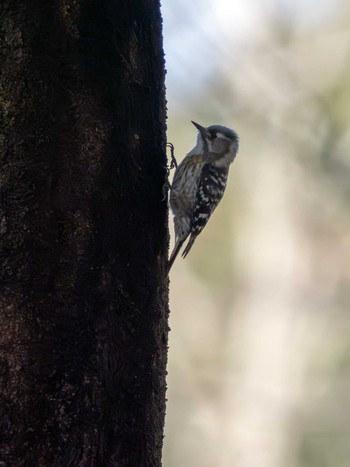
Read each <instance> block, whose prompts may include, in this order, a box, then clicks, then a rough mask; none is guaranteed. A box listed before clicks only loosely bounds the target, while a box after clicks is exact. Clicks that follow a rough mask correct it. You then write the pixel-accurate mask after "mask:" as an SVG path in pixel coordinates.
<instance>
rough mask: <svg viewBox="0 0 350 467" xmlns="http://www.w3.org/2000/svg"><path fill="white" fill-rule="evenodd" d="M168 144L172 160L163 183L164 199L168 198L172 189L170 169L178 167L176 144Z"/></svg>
mask: <svg viewBox="0 0 350 467" xmlns="http://www.w3.org/2000/svg"><path fill="white" fill-rule="evenodd" d="M166 146H167V147H168V148H170V156H171V161H170V165H169V166H167V170H166V176H165V183H164V185H163V198H162V201H165V200H166V198H167V194H168V190H170V189H171V184H170V182H169V174H170V171H171V170H173V169H174V168H175V169H177V161H176V158H175V154H174V145H173V143H167V144H166Z"/></svg>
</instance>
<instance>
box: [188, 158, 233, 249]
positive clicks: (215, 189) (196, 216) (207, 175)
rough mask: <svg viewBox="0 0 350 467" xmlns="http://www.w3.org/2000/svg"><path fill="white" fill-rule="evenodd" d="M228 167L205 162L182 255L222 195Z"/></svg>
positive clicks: (203, 225)
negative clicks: (189, 230) (189, 233)
mask: <svg viewBox="0 0 350 467" xmlns="http://www.w3.org/2000/svg"><path fill="white" fill-rule="evenodd" d="M227 174H228V169H226V168H223V167H215V166H213V165H212V164H206V165H205V166H204V167H203V169H202V174H201V177H200V182H199V184H198V188H197V193H196V203H195V208H194V211H193V216H192V222H191V236H190V239H189V242H188V244H187V246H186V248H185V249H184V252H183V254H182V256H183V257H184V258H185V256H186V255H187V254H188V253H189V251H190V249H191V248H192V245H193V243H194V241H195V240H196V238H197V236H198V235H199V234H200V233H201V231H202V230H203V229H204V227H205V226H206V224H207V222H208V220H209V219H210V216H211V214H212V213H213V211H214V209H215V208H216V206H217V205H218V204H219V202H220V201H221V198H222V197H223V195H224V192H225V188H226V182H227Z"/></svg>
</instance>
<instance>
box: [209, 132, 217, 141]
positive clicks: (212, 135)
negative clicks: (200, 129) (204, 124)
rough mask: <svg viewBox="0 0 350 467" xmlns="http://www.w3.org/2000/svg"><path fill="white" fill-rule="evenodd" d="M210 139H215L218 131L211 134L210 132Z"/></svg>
mask: <svg viewBox="0 0 350 467" xmlns="http://www.w3.org/2000/svg"><path fill="white" fill-rule="evenodd" d="M208 138H209V139H210V140H213V139H215V138H216V131H209V132H208Z"/></svg>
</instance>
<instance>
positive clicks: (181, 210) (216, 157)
mask: <svg viewBox="0 0 350 467" xmlns="http://www.w3.org/2000/svg"><path fill="white" fill-rule="evenodd" d="M191 123H193V125H194V126H195V127H196V128H197V130H198V135H197V143H196V145H195V147H194V148H193V149H192V150H191V151H190V152H189V153H188V154H187V155H186V156H185V158H184V159H183V161H182V162H181V163H180V164H179V165H178V167H177V168H176V171H175V174H174V178H173V182H172V184H171V188H170V208H171V210H172V213H173V216H174V230H175V246H174V249H173V251H172V253H171V255H170V259H169V262H168V272H169V271H170V269H171V267H172V265H173V263H174V261H175V259H176V257H177V255H178V253H179V251H180V249H181V247H182V245H183V244H184V242H185V241H186V239H187V238H188V237H189V240H188V243H187V245H186V247H185V249H184V250H183V253H182V257H183V258H185V257H186V256H187V255H188V253H189V251H190V250H191V248H192V246H193V244H194V242H195V240H196V238H197V237H198V235H199V234H200V233H201V231H202V230H203V229H204V227H205V225H206V224H207V222H208V220H209V219H210V216H211V215H212V213H213V211H214V210H215V208H216V207H217V206H218V204H219V202H220V201H221V199H222V197H223V195H224V192H225V188H226V183H227V177H228V173H229V168H230V165H231V164H232V162H233V161H234V160H235V157H236V154H237V152H238V147H239V137H238V134H237V133H236V132H235V131H234V130H231V129H230V128H227V127H225V126H222V125H211V126H208V127H204V126H202V125H200V124H199V123H196V122H194V121H192V122H191Z"/></svg>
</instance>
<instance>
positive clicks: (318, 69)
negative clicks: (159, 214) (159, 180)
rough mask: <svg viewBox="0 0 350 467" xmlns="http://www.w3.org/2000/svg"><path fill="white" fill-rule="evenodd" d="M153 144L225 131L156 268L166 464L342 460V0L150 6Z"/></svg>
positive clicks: (348, 252) (349, 17)
mask: <svg viewBox="0 0 350 467" xmlns="http://www.w3.org/2000/svg"><path fill="white" fill-rule="evenodd" d="M163 3H164V4H163V15H164V39H165V53H166V60H167V70H168V75H167V88H168V109H169V120H168V139H169V141H171V142H172V143H174V145H175V152H176V155H177V158H178V160H181V159H182V157H183V156H184V155H185V153H186V152H188V151H189V150H190V149H191V148H192V147H193V145H194V142H195V137H196V131H195V129H194V127H193V126H192V125H191V123H190V120H195V121H198V122H199V123H200V124H202V125H210V124H214V123H220V124H224V125H226V126H229V127H231V128H234V129H235V130H236V131H237V132H238V133H239V135H240V141H241V143H240V150H239V154H238V156H237V159H236V161H235V162H234V164H233V166H232V168H231V173H230V178H229V186H228V189H227V192H226V194H225V198H224V200H223V201H222V203H221V205H220V206H219V207H218V209H217V211H216V212H215V213H214V215H213V217H212V219H211V220H210V222H209V224H208V226H207V227H206V229H205V231H204V232H203V233H202V234H201V236H200V238H198V240H197V242H196V244H195V245H194V247H193V249H192V251H191V253H190V255H189V256H188V257H187V258H186V260H182V259H181V258H179V259H178V260H177V261H176V263H175V265H174V267H173V269H172V271H171V285H170V287H171V329H172V331H171V333H170V343H169V346H170V350H169V376H168V386H169V389H168V411H167V418H166V437H165V452H164V466H165V467H187V466H188V467H214V466H215V467H348V466H349V465H350V441H349V440H350V5H349V3H348V2H346V1H345V0H344V1H340V0H339V1H331V0H329V1H326V0H323V1H321V2H315V1H312V0H307V1H304V2H302V1H301V0H298V1H295V2H292V1H287V0H284V1H282V0H271V1H265V2H257V1H254V0H249V1H247V0H246V1H245V2H239V3H238V2H230V1H228V0H217V1H215V2H214V1H209V0H202V1H199V0H196V1H193V2H185V0H169V1H168V2H163Z"/></svg>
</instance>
